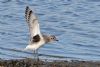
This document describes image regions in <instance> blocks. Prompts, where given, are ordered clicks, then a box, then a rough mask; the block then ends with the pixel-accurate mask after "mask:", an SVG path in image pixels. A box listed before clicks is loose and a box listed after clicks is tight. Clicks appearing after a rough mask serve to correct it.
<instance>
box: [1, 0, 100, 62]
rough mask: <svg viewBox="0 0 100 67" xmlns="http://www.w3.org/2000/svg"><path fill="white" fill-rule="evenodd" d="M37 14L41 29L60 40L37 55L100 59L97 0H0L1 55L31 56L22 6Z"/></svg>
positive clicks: (99, 12) (47, 45)
mask: <svg viewBox="0 0 100 67" xmlns="http://www.w3.org/2000/svg"><path fill="white" fill-rule="evenodd" d="M27 5H29V6H30V8H31V9H32V10H34V12H35V13H36V14H37V16H38V19H39V23H40V26H41V31H42V32H43V33H46V34H54V35H56V36H57V38H58V39H59V42H53V43H49V44H46V45H45V46H43V47H42V48H40V49H39V54H40V57H41V56H42V57H43V58H45V57H46V58H50V57H54V58H55V57H60V58H59V59H61V58H67V59H68V58H70V59H73V58H74V59H83V60H96V61H97V60H100V0H29V1H24V0H0V58H4V59H16V58H25V57H33V54H32V51H20V50H23V49H24V48H25V47H26V45H27V44H28V39H29V38H28V36H29V32H28V26H27V24H26V21H25V17H24V12H25V7H26V6H27Z"/></svg>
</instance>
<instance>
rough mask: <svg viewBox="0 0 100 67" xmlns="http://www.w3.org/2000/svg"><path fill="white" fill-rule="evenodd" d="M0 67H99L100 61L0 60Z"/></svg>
mask: <svg viewBox="0 0 100 67" xmlns="http://www.w3.org/2000/svg"><path fill="white" fill-rule="evenodd" d="M0 67H100V61H95V62H93V61H79V60H71V61H67V60H66V61H65V60H64V61H63V60H54V61H46V60H45V61H43V60H41V59H38V60H35V59H30V58H26V59H11V60H3V59H0Z"/></svg>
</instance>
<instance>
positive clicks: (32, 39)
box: [25, 6, 58, 54]
mask: <svg viewBox="0 0 100 67" xmlns="http://www.w3.org/2000/svg"><path fill="white" fill-rule="evenodd" d="M25 18H26V22H27V24H28V27H29V43H28V45H27V46H26V48H25V50H33V52H34V53H35V54H36V53H37V52H38V49H39V48H40V47H42V46H43V45H44V44H47V43H50V42H53V41H58V39H57V38H56V36H55V35H46V34H43V33H41V31H40V25H39V21H38V18H37V16H36V15H35V13H34V12H33V11H32V10H31V9H30V8H29V6H26V10H25Z"/></svg>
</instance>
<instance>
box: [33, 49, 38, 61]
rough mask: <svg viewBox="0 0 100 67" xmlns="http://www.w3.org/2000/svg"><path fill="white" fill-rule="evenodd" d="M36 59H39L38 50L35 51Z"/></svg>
mask: <svg viewBox="0 0 100 67" xmlns="http://www.w3.org/2000/svg"><path fill="white" fill-rule="evenodd" d="M34 59H35V60H38V59H39V57H38V50H34Z"/></svg>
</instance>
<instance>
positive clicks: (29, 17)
mask: <svg viewBox="0 0 100 67" xmlns="http://www.w3.org/2000/svg"><path fill="white" fill-rule="evenodd" d="M25 17H26V22H27V23H28V26H29V31H30V36H31V37H33V36H35V35H41V33H40V28H39V23H38V19H37V17H36V15H35V13H33V11H32V10H31V9H30V8H29V7H28V6H27V7H26V11H25Z"/></svg>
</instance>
